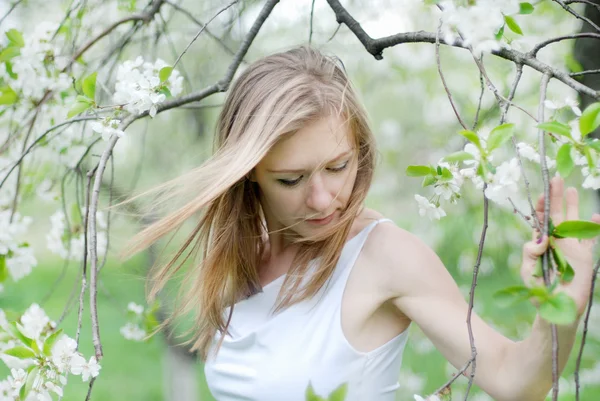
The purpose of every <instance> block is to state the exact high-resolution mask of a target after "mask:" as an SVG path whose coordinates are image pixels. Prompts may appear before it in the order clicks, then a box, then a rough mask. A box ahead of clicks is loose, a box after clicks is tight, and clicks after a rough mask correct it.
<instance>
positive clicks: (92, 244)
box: [89, 0, 279, 360]
mask: <svg viewBox="0 0 600 401" xmlns="http://www.w3.org/2000/svg"><path fill="white" fill-rule="evenodd" d="M277 3H279V0H269V1H267V3H266V4H265V5H264V7H263V9H262V10H261V12H260V14H259V15H258V17H257V18H256V20H255V22H254V24H253V25H252V27H251V28H250V31H249V32H248V34H247V35H246V38H245V39H244V41H243V42H242V45H241V47H240V49H239V50H238V52H237V54H236V56H235V57H234V60H233V61H232V63H231V64H230V65H229V68H228V69H227V71H226V73H225V76H224V77H223V78H222V79H221V80H220V81H219V82H217V83H216V84H214V85H211V86H209V87H208V88H205V89H203V90H201V91H200V92H198V93H195V94H190V95H188V96H185V97H182V98H178V99H173V100H172V101H171V102H170V103H169V104H167V103H164V104H163V107H161V108H159V109H158V111H157V112H161V111H165V110H168V109H170V108H173V107H177V106H180V105H183V104H185V103H189V102H192V101H196V100H201V99H203V98H205V97H206V96H209V95H210V94H213V93H216V92H218V91H226V90H227V89H228V88H229V85H230V83H231V80H232V79H233V76H234V74H235V72H236V70H237V68H238V67H239V65H240V63H241V61H242V59H243V58H244V56H245V55H246V53H247V52H248V49H249V47H250V45H251V44H252V41H253V40H254V38H255V37H256V35H257V34H258V32H259V30H260V28H261V27H262V25H263V24H264V22H265V21H266V19H267V18H268V17H269V15H270V14H271V11H272V10H273V8H274V7H275V5H277ZM146 115H148V112H145V113H140V114H138V115H130V116H128V117H127V118H125V119H124V120H123V121H122V122H121V125H120V127H119V128H120V129H121V130H125V129H126V128H127V127H129V125H131V124H132V123H133V122H134V121H136V120H138V119H140V118H142V117H144V116H146ZM118 140H119V137H118V136H116V135H113V136H112V137H111V138H110V139H109V141H108V144H107V146H106V149H105V150H104V152H103V153H102V156H101V157H100V161H99V162H98V165H97V168H96V174H95V177H94V187H93V191H92V201H91V205H90V212H89V214H90V220H89V231H90V241H89V253H90V264H91V271H90V307H91V308H93V307H95V305H96V292H97V283H96V278H97V274H98V254H97V249H96V240H97V229H96V211H97V210H98V203H99V198H100V187H101V185H102V176H103V174H104V171H105V169H106V164H107V162H108V159H109V157H110V155H111V153H112V150H113V149H114V147H115V145H116V143H117V141H118ZM92 335H93V342H94V349H95V352H96V359H98V360H100V358H102V345H101V343H100V333H99V327H98V322H97V316H96V320H95V321H94V312H93V311H92Z"/></svg>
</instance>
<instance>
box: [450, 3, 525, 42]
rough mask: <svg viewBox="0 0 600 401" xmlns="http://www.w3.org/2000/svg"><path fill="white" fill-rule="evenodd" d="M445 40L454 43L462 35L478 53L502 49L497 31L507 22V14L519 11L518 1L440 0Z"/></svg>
mask: <svg viewBox="0 0 600 401" xmlns="http://www.w3.org/2000/svg"><path fill="white" fill-rule="evenodd" d="M440 7H441V9H442V10H443V11H442V35H443V39H444V40H445V41H446V42H448V43H450V44H452V43H454V41H455V40H456V39H457V38H459V33H460V35H461V36H462V37H463V38H464V43H465V45H467V46H472V47H473V51H474V53H475V54H481V53H483V52H490V51H493V50H500V48H501V47H502V46H503V44H502V43H501V42H500V41H498V40H497V39H496V34H497V33H498V31H499V30H500V28H502V26H503V25H504V15H510V14H515V13H518V12H519V1H517V0H504V1H497V0H479V1H477V2H474V4H470V5H456V4H455V2H454V1H451V0H444V1H442V2H440Z"/></svg>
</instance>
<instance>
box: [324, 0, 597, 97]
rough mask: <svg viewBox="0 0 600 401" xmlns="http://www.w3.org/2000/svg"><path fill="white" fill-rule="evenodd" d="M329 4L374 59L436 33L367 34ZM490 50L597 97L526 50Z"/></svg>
mask: <svg viewBox="0 0 600 401" xmlns="http://www.w3.org/2000/svg"><path fill="white" fill-rule="evenodd" d="M327 3H329V6H330V7H331V9H332V10H333V12H334V13H335V17H336V21H337V22H338V24H342V23H343V24H345V25H346V26H347V27H348V28H349V29H350V31H352V33H353V34H354V35H355V36H356V38H357V39H358V40H359V41H360V42H361V43H362V44H363V46H364V47H365V49H366V50H367V51H368V52H369V53H370V54H371V55H373V57H375V59H376V60H381V59H382V58H383V55H382V54H383V50H384V49H386V48H388V47H392V46H396V45H398V44H402V43H432V44H435V40H436V39H435V37H436V34H435V33H432V32H426V31H418V32H402V33H398V34H395V35H391V36H386V37H383V38H379V39H373V38H371V37H370V36H369V35H368V34H367V33H366V32H365V31H364V29H363V28H362V27H361V26H360V24H359V23H358V22H357V21H356V20H355V19H354V18H353V17H352V15H350V13H348V11H346V9H345V8H344V7H343V6H342V5H341V3H340V2H339V1H338V0H327ZM439 40H440V44H443V45H447V46H452V47H456V48H461V49H468V46H467V45H465V44H464V41H463V40H461V39H457V40H455V41H454V42H453V43H448V42H446V41H445V40H444V39H443V38H440V39H439ZM490 53H491V54H493V55H495V56H498V57H501V58H504V59H506V60H510V61H512V62H514V63H516V64H523V65H526V66H528V67H530V68H533V69H534V70H537V71H539V72H541V73H542V74H545V73H549V74H551V75H552V77H554V78H556V79H558V80H559V81H561V82H563V83H564V84H565V85H567V86H569V87H571V88H573V89H575V90H576V91H577V92H580V93H583V94H585V95H588V96H590V97H591V98H593V99H597V100H600V91H596V90H594V89H592V88H590V87H588V86H586V85H583V84H582V83H581V82H578V81H577V80H575V79H573V78H571V77H570V76H569V74H568V73H567V72H565V71H562V70H560V69H558V68H554V67H552V66H550V65H548V64H545V63H543V62H542V61H540V60H538V59H537V58H535V57H531V56H530V55H528V54H526V53H522V52H519V51H516V50H514V49H507V48H502V49H500V50H494V51H492V52H490Z"/></svg>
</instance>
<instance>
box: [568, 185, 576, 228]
mask: <svg viewBox="0 0 600 401" xmlns="http://www.w3.org/2000/svg"><path fill="white" fill-rule="evenodd" d="M566 198H567V215H566V217H567V220H579V194H578V193H577V190H576V189H575V188H573V187H569V188H567V191H566Z"/></svg>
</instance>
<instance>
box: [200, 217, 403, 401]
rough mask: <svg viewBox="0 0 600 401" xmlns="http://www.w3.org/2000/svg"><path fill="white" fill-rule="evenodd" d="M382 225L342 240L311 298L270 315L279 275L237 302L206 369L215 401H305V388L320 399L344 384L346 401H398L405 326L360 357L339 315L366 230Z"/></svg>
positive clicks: (276, 292)
mask: <svg viewBox="0 0 600 401" xmlns="http://www.w3.org/2000/svg"><path fill="white" fill-rule="evenodd" d="M385 220H388V221H389V219H381V220H378V221H374V222H372V223H371V224H369V225H367V226H366V227H365V228H364V229H363V230H362V231H361V232H360V233H359V234H358V235H356V236H355V237H353V238H352V239H350V240H349V241H348V242H346V244H345V245H344V248H343V250H342V254H341V256H340V259H339V261H338V263H337V265H336V268H335V270H334V273H333V275H332V277H331V279H330V280H329V281H328V283H327V284H326V285H324V286H323V288H321V290H320V291H319V292H318V293H317V294H316V295H315V296H314V297H313V298H311V299H309V300H306V301H303V302H300V303H297V304H295V305H293V306H291V307H289V308H287V309H284V310H283V311H281V312H279V313H277V314H273V313H272V309H273V307H274V305H275V300H276V298H277V295H278V292H279V290H280V288H281V285H282V283H283V280H284V276H281V277H279V278H277V279H275V280H274V281H273V282H271V283H269V284H267V285H266V286H265V287H264V288H263V292H260V293H258V294H255V295H253V296H251V297H250V298H248V299H246V300H243V301H240V302H239V303H237V304H236V305H235V308H234V311H233V315H232V318H231V323H230V325H229V331H230V334H228V335H226V336H225V338H224V340H223V343H222V346H221V348H220V350H219V352H218V353H217V355H216V356H214V357H209V359H208V360H207V361H206V363H205V366H204V371H205V374H206V380H207V383H208V387H209V389H210V391H211V392H212V394H213V396H214V397H215V398H216V399H217V400H218V401H242V400H245V401H284V400H285V401H305V400H306V388H307V387H308V385H309V383H310V384H311V385H312V387H313V389H314V390H315V393H316V394H318V395H320V396H321V397H325V398H326V397H327V396H328V395H329V394H330V393H331V392H332V391H333V390H335V389H336V388H338V387H339V386H340V385H341V384H343V383H347V386H348V387H347V389H348V393H347V396H346V401H366V400H369V401H393V400H395V392H396V390H397V389H398V388H399V387H400V385H399V383H398V377H399V373H400V365H401V364H402V352H403V350H404V346H405V344H406V340H407V337H408V329H406V330H405V331H404V332H402V333H400V334H399V335H398V336H396V337H394V338H393V339H391V340H390V341H389V342H387V343H385V344H384V345H382V346H380V347H378V348H376V349H375V350H373V351H370V352H361V351H358V350H356V349H355V348H354V347H353V346H352V345H350V343H349V342H348V340H347V339H346V337H345V336H344V333H343V332H342V326H341V312H340V311H341V304H342V296H343V293H344V289H345V287H346V282H347V280H348V276H349V274H350V271H351V269H352V266H354V263H355V262H356V259H357V258H358V254H359V253H360V251H361V249H362V247H363V245H364V243H365V241H366V239H367V236H368V235H369V233H370V232H371V230H372V229H373V228H374V227H375V226H376V225H377V224H378V223H379V222H381V221H385ZM313 266H314V264H313ZM219 338H220V334H218V335H217V336H216V338H215V340H214V342H213V347H214V346H215V344H216V343H217V340H218V339H219Z"/></svg>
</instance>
